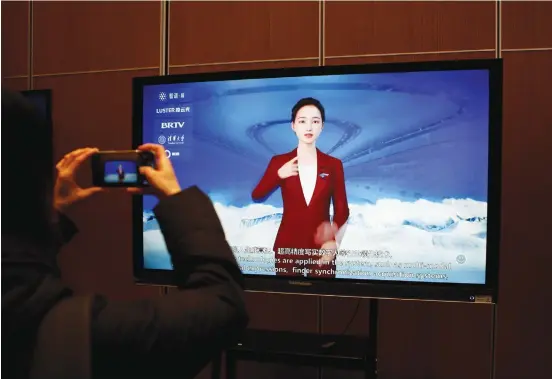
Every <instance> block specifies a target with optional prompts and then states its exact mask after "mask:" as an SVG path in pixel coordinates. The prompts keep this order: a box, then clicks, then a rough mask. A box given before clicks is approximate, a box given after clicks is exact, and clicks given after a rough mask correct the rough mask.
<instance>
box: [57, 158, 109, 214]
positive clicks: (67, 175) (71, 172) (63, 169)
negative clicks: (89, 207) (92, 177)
mask: <svg viewBox="0 0 552 379" xmlns="http://www.w3.org/2000/svg"><path fill="white" fill-rule="evenodd" d="M96 152H98V149H95V148H84V149H77V150H74V151H72V152H70V153H69V154H66V155H65V156H64V157H63V159H61V160H60V161H59V162H58V164H57V165H56V170H57V179H56V184H55V186H54V207H55V208H56V209H57V210H58V211H60V212H63V211H65V210H66V209H67V208H68V207H69V206H70V205H72V204H74V203H76V202H79V201H81V200H84V199H86V198H88V197H90V196H91V195H93V194H95V193H98V192H102V191H103V189H102V188H100V187H90V188H82V187H80V186H79V185H78V184H77V182H76V181H75V173H76V172H77V169H78V168H79V167H80V166H81V165H82V163H83V162H84V161H85V160H86V159H88V158H89V157H90V156H91V155H92V154H94V153H96Z"/></svg>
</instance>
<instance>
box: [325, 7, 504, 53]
mask: <svg viewBox="0 0 552 379" xmlns="http://www.w3.org/2000/svg"><path fill="white" fill-rule="evenodd" d="M324 14H325V49H324V51H325V56H326V57H330V56H343V55H360V54H396V53H408V52H436V51H455V50H481V49H495V45H496V29H495V18H496V17H495V14H496V8H495V2H491V1H477V2H448V1H447V2H444V1H443V2H441V1H435V2H433V1H431V2H417V1H408V2H404V1H403V2H395V1H387V2H383V1H365V2H364V1H363V2H348V1H347V2H345V1H343V2H341V1H330V2H327V3H326V5H325V12H324Z"/></svg>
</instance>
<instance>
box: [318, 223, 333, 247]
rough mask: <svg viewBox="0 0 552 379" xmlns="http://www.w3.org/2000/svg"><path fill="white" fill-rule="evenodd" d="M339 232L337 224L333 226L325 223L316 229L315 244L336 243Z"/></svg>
mask: <svg viewBox="0 0 552 379" xmlns="http://www.w3.org/2000/svg"><path fill="white" fill-rule="evenodd" d="M337 231H338V229H337V226H336V225H335V224H331V223H330V222H329V221H324V222H323V223H321V224H320V225H319V226H318V228H317V229H316V233H315V235H314V242H316V243H317V244H319V245H323V244H325V243H326V242H328V241H334V240H335V235H336V234H337Z"/></svg>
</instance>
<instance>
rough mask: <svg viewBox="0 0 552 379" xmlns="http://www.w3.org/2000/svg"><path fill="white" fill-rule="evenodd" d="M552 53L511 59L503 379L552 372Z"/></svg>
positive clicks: (500, 355) (507, 69) (537, 377)
mask: <svg viewBox="0 0 552 379" xmlns="http://www.w3.org/2000/svg"><path fill="white" fill-rule="evenodd" d="M551 68H552V50H551V51H537V52H506V53H504V133H503V173H502V175H503V178H502V198H503V200H502V204H503V206H502V243H501V262H500V299H499V301H500V304H499V313H498V333H497V344H496V347H497V360H496V363H497V379H517V378H531V379H545V378H550V373H552V361H551V360H550V357H551V356H552V347H551V346H552V345H551V344H550V336H552V326H551V324H550V320H551V319H552V306H551V300H552V296H551V295H550V289H549V288H548V285H547V280H548V278H549V277H550V267H552V254H551V253H552V249H551V248H550V228H551V227H552V222H551V221H550V211H551V210H552V207H551V206H550V194H551V193H552V176H551V175H550V172H551V169H550V167H552V156H551V153H550V151H551V147H552V128H551V126H552V107H550V99H551V98H552V87H551V84H552V69H551Z"/></svg>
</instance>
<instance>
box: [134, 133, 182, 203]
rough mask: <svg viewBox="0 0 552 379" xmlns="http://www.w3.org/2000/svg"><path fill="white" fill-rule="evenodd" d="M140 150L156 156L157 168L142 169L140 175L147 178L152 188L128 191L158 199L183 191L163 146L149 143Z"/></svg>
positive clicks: (144, 167)
mask: <svg viewBox="0 0 552 379" xmlns="http://www.w3.org/2000/svg"><path fill="white" fill-rule="evenodd" d="M138 150H141V151H150V152H152V153H153V155H154V156H155V166H156V167H155V168H153V167H149V166H142V167H140V173H141V174H142V175H144V176H145V177H146V179H147V181H148V183H149V184H150V187H151V188H129V189H128V191H129V192H130V193H135V194H148V193H153V194H155V195H157V196H158V197H165V196H171V195H174V194H176V193H178V192H180V191H181V188H180V183H178V179H177V178H176V174H175V173H174V169H173V166H172V163H171V161H170V160H169V158H167V155H166V154H165V149H164V148H163V146H161V145H156V144H153V143H147V144H145V145H142V146H140V147H138Z"/></svg>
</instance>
